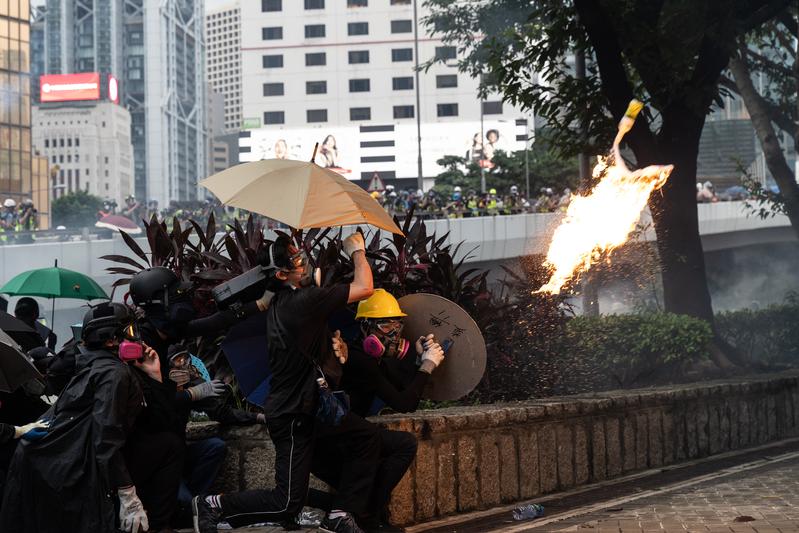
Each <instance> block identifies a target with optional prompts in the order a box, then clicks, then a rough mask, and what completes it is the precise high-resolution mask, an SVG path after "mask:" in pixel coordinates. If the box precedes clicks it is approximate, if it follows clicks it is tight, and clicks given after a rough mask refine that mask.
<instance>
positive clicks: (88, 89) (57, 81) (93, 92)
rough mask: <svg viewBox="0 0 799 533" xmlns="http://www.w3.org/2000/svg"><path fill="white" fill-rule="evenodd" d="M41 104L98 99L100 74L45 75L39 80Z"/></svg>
mask: <svg viewBox="0 0 799 533" xmlns="http://www.w3.org/2000/svg"><path fill="white" fill-rule="evenodd" d="M39 87H40V91H41V93H40V100H41V101H42V102H73V101H78V100H99V99H100V74H99V73H98V72H84V73H80V74H46V75H44V76H41V77H40V78H39Z"/></svg>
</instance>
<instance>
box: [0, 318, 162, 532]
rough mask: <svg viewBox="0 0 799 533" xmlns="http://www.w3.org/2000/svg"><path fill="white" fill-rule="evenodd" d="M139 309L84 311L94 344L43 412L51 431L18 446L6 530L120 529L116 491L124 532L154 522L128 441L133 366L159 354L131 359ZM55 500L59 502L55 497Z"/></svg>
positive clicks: (135, 386) (86, 334)
mask: <svg viewBox="0 0 799 533" xmlns="http://www.w3.org/2000/svg"><path fill="white" fill-rule="evenodd" d="M132 321H133V315H132V314H131V313H130V312H129V311H128V309H127V308H126V307H125V306H124V305H121V304H114V303H104V304H101V305H99V306H97V307H95V308H93V309H91V310H90V311H89V312H88V313H86V317H85V318H84V326H83V338H84V342H85V343H86V345H87V347H88V349H89V351H88V352H87V353H84V354H82V356H81V357H80V358H79V361H78V366H79V368H78V373H77V375H76V376H75V377H74V379H72V381H71V382H70V384H69V386H67V388H66V389H65V390H64V391H63V392H62V393H61V395H60V396H59V398H58V401H57V402H56V403H55V405H54V406H53V407H52V408H50V410H49V411H48V412H47V413H46V414H45V415H44V418H45V419H46V420H47V421H48V423H49V428H48V431H47V434H46V435H45V436H43V437H42V438H40V439H39V440H35V441H23V442H22V443H20V445H19V446H17V450H16V453H15V455H14V459H13V462H12V463H11V468H10V470H9V475H8V483H7V486H6V490H5V505H4V506H3V510H2V513H0V531H3V532H4V533H50V532H52V533H56V532H58V533H60V532H63V531H70V532H75V533H100V532H110V531H116V519H115V516H114V500H113V496H112V495H113V492H116V494H117V496H118V497H119V502H120V511H119V519H120V524H121V528H122V529H123V530H124V531H134V529H135V528H138V527H140V526H143V528H144V529H145V530H146V529H147V527H148V522H147V514H146V511H145V509H144V507H143V506H142V502H141V500H139V498H138V496H137V495H136V486H135V485H134V481H133V478H132V476H131V472H129V470H128V468H127V466H126V464H125V460H124V457H123V455H122V447H123V445H124V444H125V441H126V438H127V437H128V435H129V434H130V431H131V429H132V427H133V424H134V421H135V419H136V417H137V415H138V413H139V412H140V410H141V408H142V403H143V395H142V391H141V386H140V385H139V380H138V379H137V377H136V375H135V373H134V372H135V371H134V366H138V367H142V368H147V367H148V366H150V365H152V362H153V360H155V361H156V362H157V358H155V356H154V354H152V353H149V354H148V353H147V352H146V351H145V350H144V349H142V355H143V357H142V358H139V359H138V360H136V361H131V362H130V363H129V364H125V363H123V362H122V361H121V360H120V357H119V346H120V344H121V343H123V342H128V341H129V339H128V338H127V333H126V332H128V331H129V326H130V324H131V323H132ZM54 502H57V503H55V504H54Z"/></svg>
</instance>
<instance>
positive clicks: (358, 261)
mask: <svg viewBox="0 0 799 533" xmlns="http://www.w3.org/2000/svg"><path fill="white" fill-rule="evenodd" d="M343 246H344V252H345V253H346V254H347V255H348V256H349V257H351V258H352V263H353V266H354V267H355V275H354V279H353V280H352V283H350V293H349V297H348V298H347V303H353V302H360V301H361V300H365V299H366V298H369V297H370V296H371V295H372V293H373V292H374V291H375V288H374V282H373V280H372V269H371V268H370V267H369V263H368V262H367V261H366V248H365V246H364V242H363V235H361V234H360V233H353V234H352V235H350V236H349V237H347V238H346V239H344V242H343Z"/></svg>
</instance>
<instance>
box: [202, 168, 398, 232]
mask: <svg viewBox="0 0 799 533" xmlns="http://www.w3.org/2000/svg"><path fill="white" fill-rule="evenodd" d="M200 184H201V185H202V186H203V187H205V188H207V189H208V190H210V191H211V192H212V193H214V194H215V195H216V197H217V198H219V200H220V201H221V202H222V203H223V204H225V205H230V206H233V207H239V208H241V209H246V210H248V211H252V212H254V213H260V214H262V215H264V216H267V217H269V218H271V219H274V220H279V221H280V222H283V223H284V224H288V225H289V226H291V227H293V228H325V227H328V226H347V225H353V224H370V225H372V226H375V227H378V228H381V229H384V230H387V231H390V232H392V233H398V234H400V235H401V234H402V231H400V229H399V228H398V227H397V225H396V224H395V223H394V221H393V220H392V218H391V217H390V216H389V214H388V213H387V212H386V210H385V209H383V207H382V206H381V205H380V204H378V203H377V202H376V201H375V199H374V198H372V197H371V196H370V195H369V193H367V192H366V191H365V190H363V189H361V188H360V187H358V186H357V185H355V184H354V183H353V182H351V181H350V180H348V179H346V178H344V177H342V176H341V175H339V174H338V173H336V172H334V171H332V170H329V169H326V168H322V167H320V166H319V165H316V164H315V163H309V162H307V161H293V160H290V159H265V160H262V161H253V162H251V163H243V164H241V165H236V166H235V167H231V168H229V169H227V170H223V171H222V172H219V173H217V174H214V175H213V176H211V177H209V178H206V179H204V180H203V181H202V182H200Z"/></svg>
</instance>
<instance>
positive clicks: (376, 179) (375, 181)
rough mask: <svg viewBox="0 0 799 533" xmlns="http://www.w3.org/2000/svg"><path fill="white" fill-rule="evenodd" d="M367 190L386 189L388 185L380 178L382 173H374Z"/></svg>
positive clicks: (381, 190)
mask: <svg viewBox="0 0 799 533" xmlns="http://www.w3.org/2000/svg"><path fill="white" fill-rule="evenodd" d="M366 190H367V191H369V192H375V191H380V192H383V191H385V190H386V186H385V185H383V180H382V179H381V178H380V174H378V173H377V172H375V173H374V175H373V176H372V179H371V181H370V182H369V188H368V189H366Z"/></svg>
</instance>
